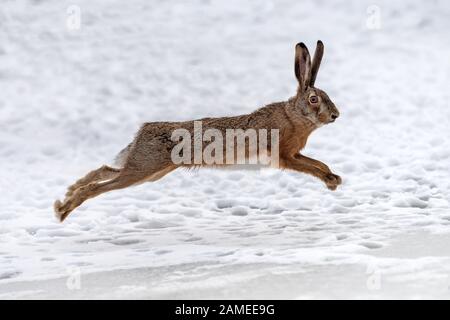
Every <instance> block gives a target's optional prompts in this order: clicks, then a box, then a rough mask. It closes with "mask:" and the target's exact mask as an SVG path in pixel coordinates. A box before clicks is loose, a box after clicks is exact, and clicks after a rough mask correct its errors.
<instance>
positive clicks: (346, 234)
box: [0, 0, 450, 299]
mask: <svg viewBox="0 0 450 320" xmlns="http://www.w3.org/2000/svg"><path fill="white" fill-rule="evenodd" d="M70 5H76V6H78V8H79V9H80V10H81V24H80V26H81V27H80V28H79V29H77V28H76V24H75V25H73V24H70V23H69V25H67V19H68V18H70V17H69V15H68V13H67V8H68V7H69V6H70ZM449 16H450V3H449V2H448V1H444V0H442V1H427V2H425V1H419V0H417V1H402V3H400V2H397V1H395V2H394V1H387V0H386V1H367V0H363V1H356V0H355V1H348V0H347V1H312V0H311V1H309V0H307V1H305V0H302V1H293V0H292V1H287V0H285V1H276V2H275V1H256V0H254V1H237V0H233V1H213V0H210V1H208V0H203V1H200V0H194V1H161V0H159V1H157V0H151V1H149V0H139V1H138V0H136V1H134V0H133V1H118V0H117V1H107V0H97V1H88V0H74V1H59V0H33V1H2V4H1V7H0V128H1V133H0V161H1V162H0V188H1V192H0V298H1V299H11V298H14V299H15V298H22V299H23V298H36V299H46V298H52V299H53V298H57V299H71V298H82V299H89V298H100V299H103V298H126V299H155V298H177V299H178V298H224V299H227V298H272V299H277V298H288V299H303V298H314V299H315V298H338V299H347V298H408V299H409V298H439V299H449V298H450V245H449V244H450V205H449V202H450V139H449V137H450V93H449V90H448V89H449V84H450V37H449V36H448V30H449V28H450V20H449V19H448V17H449ZM71 17H73V15H72V16H71ZM70 21H72V20H69V22H70ZM74 26H75V27H74ZM317 39H321V40H323V42H324V44H325V56H324V60H323V62H322V67H321V70H320V72H319V75H318V79H317V82H316V85H317V86H318V87H319V88H322V89H324V90H325V91H327V92H328V94H329V95H330V97H331V98H332V99H333V100H334V102H335V103H336V105H337V106H338V108H339V110H340V112H341V117H340V118H339V119H338V120H337V121H336V123H333V124H331V125H328V126H325V127H323V128H320V129H319V130H317V131H316V132H314V133H313V134H312V136H311V138H310V139H309V142H308V145H307V147H306V149H305V150H304V153H305V154H306V155H308V156H311V157H314V158H317V159H320V160H322V161H323V162H325V163H327V164H328V165H329V166H330V167H331V168H332V170H333V171H334V172H335V173H337V174H339V175H340V176H342V178H343V185H342V186H340V187H339V188H338V190H337V191H335V192H332V191H329V190H327V189H326V187H325V186H324V184H323V183H322V182H320V181H318V180H317V179H314V178H312V177H309V176H306V175H302V174H297V173H294V172H282V171H276V170H263V171H248V172H247V171H236V170H228V171H214V170H199V171H186V170H179V171H175V172H173V173H171V174H170V175H168V176H167V177H165V178H164V179H162V180H160V181H158V182H156V183H147V184H143V185H140V186H137V187H133V188H129V189H126V190H122V191H115V192H111V193H108V194H105V195H102V196H100V197H98V198H96V199H92V200H90V201H87V202H86V203H85V204H83V205H82V206H81V207H80V208H79V209H78V210H76V211H75V212H74V213H73V214H72V215H71V216H70V217H69V218H68V219H67V220H66V221H65V222H64V223H63V224H60V223H58V222H57V221H56V219H55V218H54V214H53V208H52V205H53V202H54V200H56V199H59V198H61V197H62V196H63V195H64V193H65V189H66V187H67V186H68V185H69V184H71V183H72V182H74V181H75V180H76V179H78V178H79V177H80V176H82V175H84V174H85V173H86V172H88V171H90V170H92V169H94V168H97V167H99V166H100V165H102V164H104V163H110V162H111V160H112V159H113V158H114V156H115V155H116V153H117V152H118V151H120V150H121V149H122V148H123V147H124V146H126V145H127V143H128V142H130V141H131V139H132V137H133V135H134V133H135V132H136V130H137V129H138V127H139V125H140V124H141V123H143V122H145V121H156V120H174V121H175V120H189V119H195V118H201V117H205V116H225V115H237V114H242V113H247V112H251V111H252V110H254V109H256V108H258V107H261V106H263V105H265V104H268V103H271V102H276V101H282V100H285V99H287V98H289V97H291V96H292V95H294V94H295V90H296V85H297V82H296V79H295V76H294V70H293V57H294V46H295V44H296V43H297V42H299V41H304V42H305V43H306V44H307V45H308V46H309V47H310V50H311V51H312V50H313V48H314V45H315V42H316V41H317Z"/></svg>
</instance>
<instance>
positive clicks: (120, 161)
mask: <svg viewBox="0 0 450 320" xmlns="http://www.w3.org/2000/svg"><path fill="white" fill-rule="evenodd" d="M132 145H133V143H130V144H129V145H127V146H126V147H125V148H124V149H122V150H121V151H120V152H119V153H118V154H117V156H116V157H115V158H114V165H115V166H118V167H123V166H124V165H125V161H126V160H127V158H128V155H129V154H130V149H131V146H132Z"/></svg>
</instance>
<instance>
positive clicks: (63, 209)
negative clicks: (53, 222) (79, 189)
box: [53, 200, 74, 222]
mask: <svg viewBox="0 0 450 320" xmlns="http://www.w3.org/2000/svg"><path fill="white" fill-rule="evenodd" d="M53 208H54V210H55V216H56V218H57V219H58V220H59V221H60V222H63V221H64V219H65V218H66V217H67V216H68V215H69V213H70V212H71V211H72V210H73V209H74V208H72V206H71V201H67V200H66V201H64V203H62V202H61V201H59V200H56V201H55V203H54V204H53Z"/></svg>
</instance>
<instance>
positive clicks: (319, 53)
mask: <svg viewBox="0 0 450 320" xmlns="http://www.w3.org/2000/svg"><path fill="white" fill-rule="evenodd" d="M323 49H324V48H323V43H322V41H320V40H319V41H317V46H316V51H315V52H314V58H313V60H312V67H311V81H310V86H311V87H313V86H314V82H316V77H317V72H318V71H319V67H320V62H321V61H322V57H323Z"/></svg>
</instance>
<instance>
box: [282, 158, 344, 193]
mask: <svg viewBox="0 0 450 320" xmlns="http://www.w3.org/2000/svg"><path fill="white" fill-rule="evenodd" d="M305 158H306V159H305ZM281 160H282V161H281V165H282V167H284V168H286V169H290V170H295V171H299V172H303V173H307V174H310V175H313V176H314V177H317V178H319V179H320V180H322V181H323V182H324V183H325V184H326V186H327V188H328V189H330V190H336V188H337V186H338V185H340V184H341V183H342V180H341V178H340V177H339V176H338V175H335V174H334V173H332V172H331V171H330V169H328V167H327V166H326V165H325V164H324V163H322V162H320V161H318V160H314V159H311V158H307V157H304V156H302V155H300V157H298V156H293V157H284V158H282V159H281ZM323 169H327V170H323Z"/></svg>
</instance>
